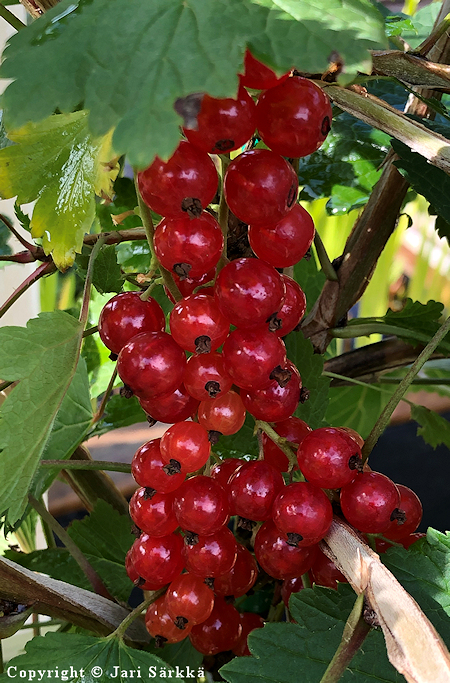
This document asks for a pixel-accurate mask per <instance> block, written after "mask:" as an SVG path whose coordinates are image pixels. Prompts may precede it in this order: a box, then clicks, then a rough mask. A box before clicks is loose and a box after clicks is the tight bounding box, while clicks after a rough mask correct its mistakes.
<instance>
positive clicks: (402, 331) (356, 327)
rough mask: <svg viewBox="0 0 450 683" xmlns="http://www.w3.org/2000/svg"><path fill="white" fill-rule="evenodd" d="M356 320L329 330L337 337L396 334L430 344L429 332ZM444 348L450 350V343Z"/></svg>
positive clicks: (381, 322)
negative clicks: (424, 332)
mask: <svg viewBox="0 0 450 683" xmlns="http://www.w3.org/2000/svg"><path fill="white" fill-rule="evenodd" d="M360 320H362V321H363V322H361V323H360V322H359V321H358V322H356V321H355V322H354V323H351V324H349V325H347V326H346V327H335V328H332V329H330V330H329V333H330V335H331V336H332V337H333V338H335V339H355V338H357V337H369V336H370V335H371V334H383V335H389V334H392V335H395V336H396V337H400V338H404V339H413V340H414V341H416V342H422V343H423V344H428V342H429V341H430V337H429V336H428V335H427V334H423V333H422V332H418V331H417V330H409V329H408V328H407V327H398V326H397V325H389V324H386V323H385V322H383V321H382V320H379V321H374V322H364V320H365V319H364V318H361V319H360ZM442 348H445V349H446V351H448V352H450V344H449V343H448V342H444V343H443V344H442Z"/></svg>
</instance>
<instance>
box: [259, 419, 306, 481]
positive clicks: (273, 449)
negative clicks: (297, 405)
mask: <svg viewBox="0 0 450 683" xmlns="http://www.w3.org/2000/svg"><path fill="white" fill-rule="evenodd" d="M273 428H274V430H275V431H276V433H277V434H278V435H279V436H282V437H283V438H285V439H286V440H287V441H291V442H292V443H295V444H300V443H301V442H302V441H303V439H304V438H305V436H306V435H307V434H309V433H310V431H311V427H310V426H309V425H307V424H306V422H304V420H301V419H300V418H299V417H288V418H287V419H286V420H283V421H282V422H277V423H276V424H275V425H274V426H273ZM262 439H263V448H264V460H265V461H266V462H269V463H270V464H271V465H273V467H276V468H277V469H278V470H280V472H287V471H288V468H289V460H288V457H287V455H285V454H284V453H283V451H282V450H281V448H280V447H279V446H277V444H276V443H275V442H274V441H272V439H270V438H269V437H268V436H267V434H263V436H262ZM295 469H298V468H297V467H296V468H295Z"/></svg>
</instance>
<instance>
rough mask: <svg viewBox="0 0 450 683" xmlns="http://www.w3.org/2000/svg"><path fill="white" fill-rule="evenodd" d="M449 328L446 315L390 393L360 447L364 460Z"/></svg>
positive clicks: (449, 323) (449, 318)
mask: <svg viewBox="0 0 450 683" xmlns="http://www.w3.org/2000/svg"><path fill="white" fill-rule="evenodd" d="M449 330H450V317H448V318H447V320H446V321H445V322H444V324H443V325H441V327H440V328H439V330H438V331H437V332H436V334H435V335H434V337H433V338H432V339H431V340H430V341H429V343H428V344H427V345H426V347H425V348H424V350H423V351H422V353H420V355H419V356H418V357H417V358H416V360H415V361H414V363H413V364H412V365H411V367H410V369H409V370H408V372H407V373H406V375H405V377H404V378H403V380H402V381H401V382H400V384H399V385H398V387H397V389H396V390H395V392H394V394H393V395H392V398H391V399H390V401H389V402H388V404H387V405H386V407H385V408H384V410H383V412H382V413H381V415H380V417H379V418H378V420H377V422H376V423H375V425H374V427H373V429H372V431H371V432H370V434H369V436H368V438H367V439H366V442H365V444H364V446H363V449H362V458H363V461H364V462H365V461H366V460H367V458H368V457H369V455H370V453H371V452H372V450H373V447H374V446H375V444H376V443H377V441H378V439H379V438H380V436H381V434H382V433H383V432H384V430H385V428H386V427H387V425H388V424H389V420H390V419H391V415H392V413H393V412H394V410H395V408H396V407H397V405H398V404H399V402H400V401H401V400H402V399H403V396H404V394H405V393H406V391H407V389H408V387H409V386H410V384H411V382H412V380H413V379H414V377H415V376H416V375H417V373H418V372H419V371H420V370H421V369H422V367H423V366H424V365H425V363H426V362H427V360H428V359H429V358H430V356H431V354H432V353H433V351H434V350H435V349H436V348H437V346H438V345H439V344H440V342H441V341H442V339H444V337H445V335H446V334H447V333H448V331H449Z"/></svg>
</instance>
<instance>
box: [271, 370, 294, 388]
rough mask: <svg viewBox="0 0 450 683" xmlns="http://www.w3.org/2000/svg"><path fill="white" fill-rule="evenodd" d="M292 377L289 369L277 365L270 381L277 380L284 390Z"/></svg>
mask: <svg viewBox="0 0 450 683" xmlns="http://www.w3.org/2000/svg"><path fill="white" fill-rule="evenodd" d="M291 377H292V372H291V371H290V370H288V368H282V367H281V365H277V367H276V368H274V369H273V370H272V372H271V373H270V375H269V379H275V380H276V381H277V382H278V384H279V386H280V387H281V388H282V389H284V387H285V386H286V385H287V383H288V382H289V380H290V379H291Z"/></svg>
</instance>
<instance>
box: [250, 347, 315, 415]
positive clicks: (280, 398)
mask: <svg viewBox="0 0 450 683" xmlns="http://www.w3.org/2000/svg"><path fill="white" fill-rule="evenodd" d="M286 368H287V369H288V370H290V372H291V373H292V374H291V378H290V380H289V381H288V382H287V384H285V386H280V385H279V383H278V382H277V381H276V380H272V382H271V383H270V384H269V386H268V387H266V388H265V389H256V390H255V391H252V392H247V391H242V392H241V397H242V403H243V404H244V406H245V408H246V410H248V412H249V413H251V414H252V415H253V417H254V418H255V419H256V420H265V421H266V422H281V421H282V420H286V419H287V418H288V417H290V416H291V415H292V413H293V412H294V410H295V409H296V408H297V406H298V403H299V401H300V390H301V388H302V380H301V377H300V374H299V372H298V370H297V368H296V367H295V365H294V364H293V363H291V362H290V361H289V360H288V361H287V363H286Z"/></svg>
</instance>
